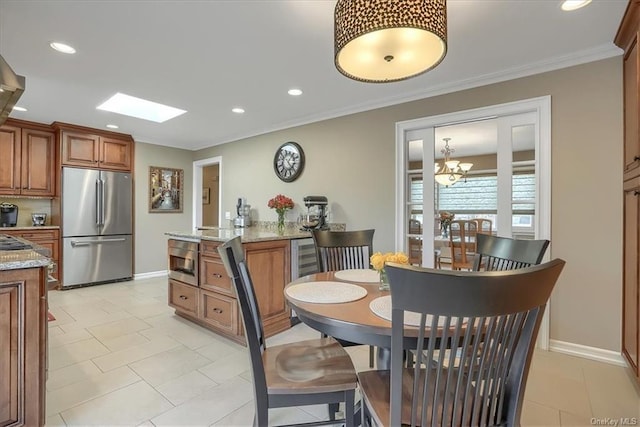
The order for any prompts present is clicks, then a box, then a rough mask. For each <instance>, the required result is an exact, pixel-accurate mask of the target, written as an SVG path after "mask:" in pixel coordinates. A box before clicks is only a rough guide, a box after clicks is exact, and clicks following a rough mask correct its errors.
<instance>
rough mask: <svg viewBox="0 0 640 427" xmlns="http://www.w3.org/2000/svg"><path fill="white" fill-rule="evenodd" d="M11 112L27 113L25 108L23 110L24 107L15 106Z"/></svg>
mask: <svg viewBox="0 0 640 427" xmlns="http://www.w3.org/2000/svg"><path fill="white" fill-rule="evenodd" d="M13 110H16V111H27V109H26V108H24V107H18V106H17V105H16V106H14V107H13Z"/></svg>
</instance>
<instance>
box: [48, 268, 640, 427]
mask: <svg viewBox="0 0 640 427" xmlns="http://www.w3.org/2000/svg"><path fill="white" fill-rule="evenodd" d="M49 305H50V308H51V311H52V313H53V314H54V316H55V317H56V320H55V321H52V322H49V378H48V381H47V405H46V408H47V419H46V424H47V426H65V425H67V426H88V425H101V426H116V425H118V426H246V425H250V424H251V422H252V420H253V403H252V395H253V394H252V393H253V392H252V387H251V374H250V372H249V360H248V356H247V353H246V351H245V348H244V347H242V346H240V345H237V344H235V343H233V342H231V341H228V340H226V339H224V338H221V337H219V336H217V335H215V334H213V333H211V332H209V331H207V330H206V329H203V328H201V327H199V326H196V325H194V324H192V323H190V322H188V321H186V320H184V319H182V318H180V317H178V316H175V315H174V314H173V310H172V309H170V308H169V307H168V306H167V286H166V278H156V279H145V280H137V281H134V282H123V283H116V284H108V285H100V286H93V287H88V288H80V289H72V290H68V291H52V292H50V293H49ZM317 336H318V333H317V332H316V331H314V330H312V329H310V328H308V327H306V326H305V325H302V324H301V325H297V326H296V327H294V328H292V329H290V330H289V331H286V332H284V333H282V334H279V335H277V336H274V337H272V338H270V339H269V340H268V344H275V343H281V342H286V341H295V340H301V339H306V338H308V337H313V338H315V337H317ZM348 351H349V353H350V354H351V355H352V357H353V359H354V362H355V364H356V367H357V368H358V369H367V368H368V366H367V363H368V348H367V347H366V346H361V347H351V348H349V349H348ZM639 396H640V395H639V394H638V391H637V389H636V388H635V387H634V383H633V381H632V380H631V379H630V377H629V376H628V375H627V373H626V372H625V370H624V369H623V368H620V367H617V366H612V365H608V364H603V363H598V362H593V361H590V360H585V359H580V358H575V357H571V356H565V355H562V354H558V353H549V352H544V351H538V352H536V354H535V356H534V362H533V364H532V367H531V373H530V377H529V383H528V386H527V392H526V402H525V405H524V411H523V416H522V424H523V425H526V426H534V425H536V426H559V425H562V426H568V425H584V426H588V425H593V424H597V423H599V424H600V425H615V424H614V423H613V422H614V421H618V424H617V425H620V424H619V420H620V419H621V418H626V419H631V420H639V419H640V397H639ZM325 414H326V406H312V407H301V408H292V409H282V410H275V411H271V413H270V417H271V419H270V421H271V422H272V423H274V424H287V423H293V422H304V421H314V420H317V419H320V418H322V417H324V416H325ZM605 421H607V422H609V424H605Z"/></svg>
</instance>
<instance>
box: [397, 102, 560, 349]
mask: <svg viewBox="0 0 640 427" xmlns="http://www.w3.org/2000/svg"><path fill="white" fill-rule="evenodd" d="M522 113H534V114H535V115H536V117H537V122H538V123H537V124H538V126H537V132H536V141H535V153H536V162H535V173H536V190H537V191H536V225H535V230H536V235H535V238H536V239H548V240H549V241H551V96H542V97H539V98H531V99H526V100H522V101H515V102H509V103H505V104H498V105H492V106H489V107H481V108H475V109H471V110H464V111H458V112H455V113H448V114H441V115H438V116H431V117H424V118H420V119H413V120H407V121H403V122H398V123H396V182H395V184H396V218H395V224H396V230H395V237H396V243H395V246H396V250H397V251H399V250H405V247H404V246H405V234H406V233H405V230H407V227H406V215H405V212H406V200H407V195H406V192H407V190H408V186H407V183H406V176H407V170H406V165H407V156H408V150H407V144H406V143H405V141H409V140H413V139H416V137H418V136H419V137H424V135H425V130H426V129H427V128H434V127H439V126H445V125H451V124H455V123H463V122H469V121H476V120H480V119H486V118H494V117H502V116H509V115H514V114H522ZM428 133H429V132H427V134H428ZM420 139H422V138H420ZM430 140H431V141H432V140H433V138H430ZM424 145H425V146H423V151H424V155H425V156H426V157H424V158H423V162H424V164H433V157H434V155H433V151H434V150H433V146H431V147H429V149H427V147H426V145H427V144H426V143H425V144H424ZM429 153H430V154H429ZM429 170H430V168H424V166H423V171H425V172H426V171H429ZM423 180H424V181H423V182H425V184H426V185H425V188H428V187H429V188H432V187H433V185H431V186H429V185H428V183H426V175H425V178H423ZM431 184H433V178H432V181H431ZM423 203H424V205H423V212H425V213H427V212H433V211H434V206H433V203H434V199H433V194H431V197H430V198H429V194H426V193H425V194H424V197H423ZM429 221H430V222H431V223H429ZM433 221H434V218H433V215H424V225H423V230H424V231H423V233H424V235H423V242H424V246H423V254H430V253H433V238H431V239H430V238H429V236H427V232H429V233H430V232H432V231H433V229H434V223H433ZM550 254H551V244H550V245H549V250H548V251H547V252H546V254H545V258H544V261H547V260H549V259H550ZM431 258H433V257H427V256H426V255H423V259H424V265H426V266H432V265H433V264H432V263H433V260H432V259H431ZM549 311H550V303H549V302H548V303H547V309H546V310H545V313H544V317H543V319H542V324H541V325H540V332H539V336H538V347H539V348H541V349H543V350H548V349H549Z"/></svg>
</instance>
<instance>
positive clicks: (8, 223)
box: [0, 203, 18, 227]
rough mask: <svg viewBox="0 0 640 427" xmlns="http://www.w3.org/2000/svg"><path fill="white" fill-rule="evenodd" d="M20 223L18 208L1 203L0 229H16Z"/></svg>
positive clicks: (11, 204) (10, 204)
mask: <svg viewBox="0 0 640 427" xmlns="http://www.w3.org/2000/svg"><path fill="white" fill-rule="evenodd" d="M17 223H18V206H17V205H14V204H13V203H0V227H15V226H16V224H17Z"/></svg>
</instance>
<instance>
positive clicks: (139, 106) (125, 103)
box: [96, 92, 187, 123]
mask: <svg viewBox="0 0 640 427" xmlns="http://www.w3.org/2000/svg"><path fill="white" fill-rule="evenodd" d="M96 108H97V109H98V110H104V111H111V112H112V113H118V114H123V115H125V116H130V117H136V118H138V119H144V120H150V121H152V122H156V123H163V122H166V121H167V120H170V119H173V118H174V117H177V116H179V115H181V114H184V113H186V112H187V111H186V110H181V109H179V108H175V107H170V106H168V105H163V104H158V103H157V102H153V101H147V100H146V99H142V98H136V97H135V96H130V95H126V94H124V93H120V92H118V93H116V94H115V95H113V96H112V97H111V98H109V99H108V100H107V101H105V102H104V103H102V104H100V105H98V106H97V107H96Z"/></svg>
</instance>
